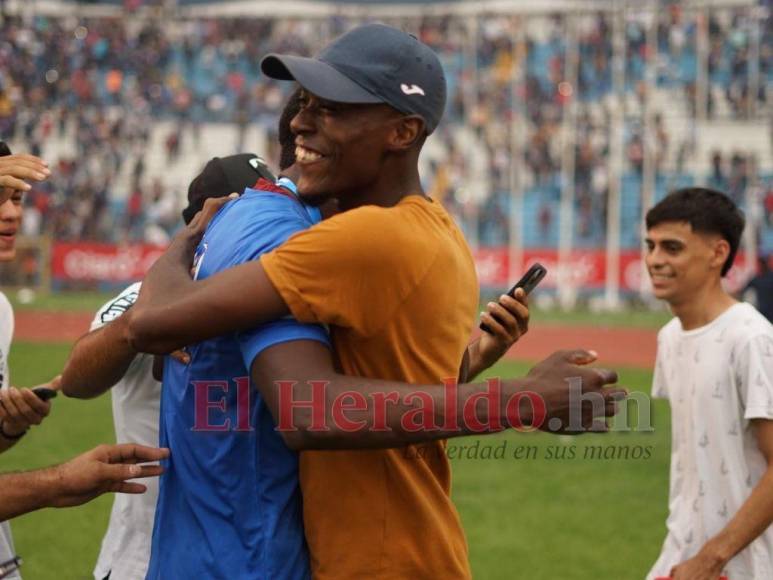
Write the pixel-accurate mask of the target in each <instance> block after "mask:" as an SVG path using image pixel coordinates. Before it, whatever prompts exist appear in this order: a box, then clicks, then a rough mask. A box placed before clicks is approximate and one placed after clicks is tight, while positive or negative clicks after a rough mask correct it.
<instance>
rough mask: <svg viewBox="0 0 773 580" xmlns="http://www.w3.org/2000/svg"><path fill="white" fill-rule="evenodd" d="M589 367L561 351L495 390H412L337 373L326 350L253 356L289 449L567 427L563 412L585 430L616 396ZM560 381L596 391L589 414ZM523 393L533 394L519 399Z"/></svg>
mask: <svg viewBox="0 0 773 580" xmlns="http://www.w3.org/2000/svg"><path fill="white" fill-rule="evenodd" d="M594 359H595V356H594V355H593V354H591V353H588V352H585V351H565V352H559V353H556V354H554V355H552V356H551V357H550V358H548V359H546V360H545V361H543V362H542V363H540V364H539V365H537V366H536V367H534V369H532V371H531V372H530V373H529V375H527V376H526V377H523V378H520V379H512V380H503V381H501V389H500V390H497V388H496V387H493V388H491V387H490V386H489V385H487V384H485V383H482V384H460V385H457V384H456V381H454V380H449V381H448V382H447V383H446V385H414V384H407V383H401V382H397V381H385V380H378V379H369V378H365V377H354V376H347V375H342V374H340V373H338V372H336V371H335V369H334V367H333V362H332V359H331V354H330V351H329V350H328V349H327V347H325V346H324V345H322V344H321V343H319V342H316V341H292V342H285V343H281V344H277V345H275V346H273V347H270V348H267V349H266V350H264V351H263V352H261V353H260V354H259V355H258V356H257V357H255V360H254V361H253V364H252V379H253V382H254V383H255V384H256V385H257V386H258V389H259V390H260V393H261V395H262V396H263V398H264V400H265V401H266V403H267V405H268V407H269V409H270V410H271V412H272V414H273V416H274V419H275V421H276V423H277V426H278V429H279V432H280V433H281V434H282V437H283V438H284V439H285V442H286V443H287V445H288V446H289V447H290V448H292V449H296V450H303V449H356V448H384V447H401V446H404V445H407V444H410V443H419V442H423V441H431V440H434V439H446V438H449V437H458V436H461V435H468V434H471V433H493V432H497V431H501V430H503V429H506V428H508V427H511V426H513V425H514V424H515V425H517V424H519V423H521V424H523V425H531V424H535V425H536V426H542V427H544V428H547V427H548V425H547V419H549V418H553V417H557V418H559V419H560V420H561V422H562V425H563V426H564V427H565V426H567V425H568V424H569V417H570V415H571V414H574V416H575V417H576V418H580V417H582V425H583V426H584V427H586V428H587V427H590V426H591V425H592V423H593V417H594V416H597V417H598V416H604V415H606V416H611V415H613V414H614V412H615V403H614V400H615V399H616V398H617V397H619V396H620V394H621V391H620V390H619V389H606V388H604V387H605V385H607V384H612V383H614V382H616V380H617V375H616V373H614V372H613V371H609V370H605V369H592V368H588V367H586V366H584V365H587V364H588V363H590V362H592V361H593V360H594ZM298 361H303V364H298ZM568 377H580V378H581V379H582V392H583V393H585V394H588V393H592V392H596V393H598V394H599V397H598V400H599V402H600V405H599V406H596V407H595V408H591V406H589V405H587V404H583V402H582V401H581V400H579V399H578V397H576V396H575V397H570V388H569V384H568V383H567V381H566V379H567V378H568ZM525 392H530V393H532V395H530V396H529V397H526V396H523V395H520V396H519V393H525ZM535 398H537V400H536V401H535ZM309 402H311V403H309ZM305 403H307V404H305ZM586 403H587V399H586ZM537 424H539V425H537ZM555 430H557V429H555Z"/></svg>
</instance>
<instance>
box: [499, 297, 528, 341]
mask: <svg viewBox="0 0 773 580" xmlns="http://www.w3.org/2000/svg"><path fill="white" fill-rule="evenodd" d="M519 292H520V294H521V296H522V297H523V300H524V301H527V298H526V294H524V292H523V289H521V288H518V290H517V291H516V298H513V297H512V296H508V295H507V294H505V295H504V296H502V297H501V298H500V299H499V304H500V305H501V306H502V307H504V308H505V309H506V310H507V311H508V312H509V314H510V315H511V316H512V317H513V322H515V324H516V325H517V328H518V330H519V332H520V334H525V333H526V332H527V331H528V330H529V306H528V304H527V302H522V301H521V299H519V298H518V293H519Z"/></svg>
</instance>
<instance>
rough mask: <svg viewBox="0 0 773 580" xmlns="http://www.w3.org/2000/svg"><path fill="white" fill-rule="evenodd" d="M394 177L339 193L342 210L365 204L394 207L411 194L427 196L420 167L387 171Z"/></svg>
mask: <svg viewBox="0 0 773 580" xmlns="http://www.w3.org/2000/svg"><path fill="white" fill-rule="evenodd" d="M385 173H387V174H389V175H392V176H393V177H394V178H392V179H380V180H378V181H377V182H376V183H373V184H371V185H370V186H369V187H367V188H363V190H362V191H360V192H357V193H353V194H349V195H346V194H344V195H339V196H338V204H339V207H340V208H341V211H346V210H350V209H354V208H356V207H360V206H363V205H377V206H380V207H393V206H395V205H397V204H398V203H400V201H401V200H403V199H404V198H406V197H408V196H411V195H419V196H423V197H426V194H425V193H424V190H423V189H422V187H421V180H420V179H419V172H418V169H414V170H413V171H404V170H403V171H400V170H395V171H387V172H385Z"/></svg>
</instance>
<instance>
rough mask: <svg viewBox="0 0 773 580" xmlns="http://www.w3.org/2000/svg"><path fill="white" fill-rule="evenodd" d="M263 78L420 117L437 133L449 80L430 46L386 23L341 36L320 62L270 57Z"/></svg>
mask: <svg viewBox="0 0 773 580" xmlns="http://www.w3.org/2000/svg"><path fill="white" fill-rule="evenodd" d="M260 67H261V70H262V71H263V74H265V75H266V76H268V77H271V78H273V79H277V80H284V81H291V80H294V81H296V82H297V83H298V84H299V85H301V86H302V87H303V88H304V89H306V90H307V91H309V92H310V93H312V94H314V95H316V96H318V97H320V98H322V99H326V100H328V101H334V102H337V103H386V104H387V105H390V106H391V107H393V108H395V109H397V110H398V111H400V112H401V113H405V114H408V115H419V116H420V117H421V118H423V119H424V123H425V124H426V128H427V132H428V133H432V131H434V130H435V128H436V127H437V125H438V123H439V122H440V119H441V118H442V117H443V111H444V110H445V106H446V78H445V74H444V73H443V67H442V65H441V64H440V60H439V59H438V57H437V55H436V54H435V53H434V52H433V51H432V49H431V48H430V47H428V46H427V45H426V44H423V43H421V42H419V40H418V39H417V38H416V37H415V36H412V35H410V34H408V33H406V32H403V31H402V30H398V29H397V28H392V27H391V26H386V25H384V24H366V25H364V26H358V27H357V28H354V29H353V30H350V31H349V32H347V33H346V34H344V35H343V36H340V37H339V38H337V39H336V40H334V41H333V42H332V43H330V44H329V45H328V46H327V47H326V48H324V49H323V50H322V52H320V53H319V55H317V56H316V57H315V58H306V57H301V56H290V55H283V54H269V55H267V56H266V57H265V58H264V59H263V60H262V62H261V63H260Z"/></svg>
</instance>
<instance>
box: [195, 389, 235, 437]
mask: <svg viewBox="0 0 773 580" xmlns="http://www.w3.org/2000/svg"><path fill="white" fill-rule="evenodd" d="M193 388H194V400H193V404H194V416H195V419H194V424H193V430H194V431H228V430H230V429H231V420H230V419H229V418H228V417H226V418H225V421H223V423H221V424H219V425H214V424H212V423H210V422H209V410H210V409H219V410H220V412H222V413H225V412H226V400H225V394H226V393H228V383H227V382H225V381H193ZM213 388H217V389H223V395H222V396H221V397H220V400H218V401H210V400H209V390H210V389H213Z"/></svg>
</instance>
